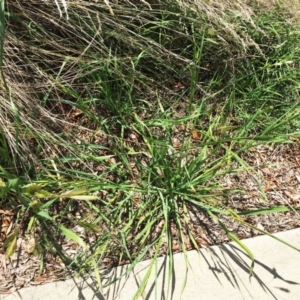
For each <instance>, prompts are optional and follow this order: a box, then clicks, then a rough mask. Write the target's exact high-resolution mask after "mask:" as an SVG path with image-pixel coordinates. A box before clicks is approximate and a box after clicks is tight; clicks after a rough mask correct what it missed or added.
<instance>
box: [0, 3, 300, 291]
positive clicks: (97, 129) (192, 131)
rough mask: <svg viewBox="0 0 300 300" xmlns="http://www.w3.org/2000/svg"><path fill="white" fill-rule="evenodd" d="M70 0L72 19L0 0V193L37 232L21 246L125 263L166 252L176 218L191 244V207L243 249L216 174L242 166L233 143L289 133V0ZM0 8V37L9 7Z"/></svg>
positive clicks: (295, 119)
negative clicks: (271, 0)
mask: <svg viewBox="0 0 300 300" xmlns="http://www.w3.org/2000/svg"><path fill="white" fill-rule="evenodd" d="M66 4H67V12H68V19H66V18H63V17H61V16H60V11H58V10H57V7H56V3H55V2H53V3H52V2H46V3H36V2H35V1H26V2H22V3H21V2H19V1H7V4H6V16H5V21H6V24H7V25H6V26H7V27H6V36H5V40H4V47H3V49H4V50H3V64H2V65H3V66H2V69H1V70H2V71H3V74H4V77H2V79H1V80H2V83H3V82H4V78H5V81H6V88H5V85H4V84H3V85H1V87H2V88H1V94H0V97H1V106H0V109H1V118H0V122H1V123H0V124H1V139H0V142H1V149H0V152H1V154H2V158H1V189H2V192H1V200H0V201H1V204H3V205H4V204H5V206H6V207H8V208H9V207H11V208H12V207H18V210H16V214H19V218H20V219H21V220H22V223H23V224H24V227H25V228H26V230H25V231H26V234H32V235H41V236H40V237H39V238H40V240H41V242H40V244H39V245H37V246H36V247H33V248H34V249H33V250H32V252H34V251H35V250H36V253H38V252H39V253H40V252H42V250H41V249H43V248H44V249H47V251H50V252H52V253H55V254H58V255H59V256H61V258H62V259H63V260H64V261H65V263H66V264H68V265H72V266H74V267H76V269H77V270H80V269H82V270H86V269H91V268H95V266H97V265H98V264H99V263H100V262H101V260H102V259H103V258H104V257H111V256H114V257H117V261H122V260H125V261H127V262H130V263H131V266H132V267H131V269H132V268H133V267H134V265H135V264H136V263H137V262H138V261H139V260H141V259H143V258H145V257H153V258H154V259H156V258H157V256H158V255H161V254H162V253H161V251H160V249H161V248H163V247H164V248H165V253H167V254H169V255H170V256H171V257H172V242H173V240H174V236H172V228H173V227H175V228H176V231H177V235H178V236H177V239H178V240H179V242H180V245H181V247H182V250H183V251H184V252H186V245H185V236H186V235H187V236H188V237H189V239H190V241H191V243H192V245H193V248H196V249H198V248H199V247H200V245H199V244H198V243H197V242H196V238H195V237H194V236H193V234H192V232H191V231H190V230H189V229H188V228H189V222H190V221H189V214H188V212H189V210H190V208H191V207H196V208H197V209H199V210H202V211H206V213H207V214H208V215H209V216H210V217H211V218H213V219H214V220H215V221H216V222H217V223H218V224H219V225H220V226H221V228H223V229H224V231H225V232H226V234H227V235H228V236H229V237H230V238H231V239H232V240H234V241H236V242H237V243H238V244H239V245H240V246H241V247H242V248H243V249H244V250H245V251H246V252H247V253H248V255H249V256H250V257H251V258H252V259H253V256H252V254H251V251H250V250H249V249H247V248H246V247H245V246H244V245H243V243H242V242H241V241H240V240H239V239H238V237H237V236H235V235H234V234H233V233H232V232H230V231H229V230H228V228H227V227H226V225H224V224H223V223H222V221H221V220H220V218H219V216H221V215H227V216H230V217H231V218H233V219H235V220H237V221H239V222H241V223H243V224H245V222H244V221H243V219H242V217H241V216H240V214H237V213H236V212H233V211H232V210H230V208H229V207H228V206H226V203H225V201H224V199H225V198H226V197H228V194H230V193H233V192H235V191H227V190H224V188H223V186H222V185H221V184H220V178H221V177H222V176H224V175H226V174H231V173H237V172H239V171H241V170H245V169H247V168H248V166H247V163H246V162H244V161H243V160H242V159H241V153H243V151H246V150H248V149H250V148H251V147H253V146H256V145H259V144H262V143H283V142H290V140H289V138H290V137H291V136H295V137H296V136H297V134H298V133H297V129H299V126H300V124H299V111H300V108H299V84H298V81H299V65H298V61H299V51H298V50H299V32H300V31H299V23H298V21H297V20H298V19H297V18H298V16H299V11H300V7H299V5H298V4H297V3H294V2H293V1H284V3H283V2H278V3H277V4H276V5H275V4H273V5H271V4H270V5H269V6H265V5H262V4H261V3H260V1H259V2H258V1H248V2H245V1H235V2H234V3H232V2H230V1H221V2H220V1H202V2H193V1H184V2H182V1H163V2H160V1H148V2H140V1H137V2H135V1H133V2H132V3H131V4H128V3H123V2H122V3H121V2H119V3H114V4H110V6H108V5H107V4H105V3H102V2H101V3H89V5H86V4H84V3H82V4H78V3H77V2H72V1H66ZM292 5H293V6H292ZM292 7H293V9H292ZM61 13H63V11H62V12H61ZM287 17H288V18H287ZM1 18H2V19H1V26H2V27H1V30H2V31H1V32H2V36H3V34H4V27H3V24H4V23H3V20H4V7H2V14H1ZM236 164H237V165H239V167H236ZM234 165H235V167H234ZM12 195H14V196H13V197H12ZM8 199H11V200H9V201H8ZM273 211H274V209H270V212H273ZM78 212H81V213H79V218H77V217H76V213H78ZM83 212H84V216H83ZM257 213H259V212H257ZM78 226H79V227H80V228H81V229H80V230H81V231H83V232H84V234H85V237H80V234H79V233H78V232H77V231H76V230H77V229H78ZM247 226H252V225H251V224H247ZM76 228H77V229H76ZM99 228H101V229H99ZM157 228H158V229H157ZM37 232H39V233H38V234H37ZM19 234H20V228H19V227H18V226H16V227H15V229H14V231H13V232H12V234H11V235H10V237H9V238H8V239H7V241H6V243H5V248H6V251H7V254H8V255H11V254H12V253H13V251H14V249H15V245H16V237H17V236H18V235H19ZM61 235H64V236H66V237H68V238H69V239H71V240H73V241H74V242H76V243H77V244H78V245H79V247H80V248H78V249H77V250H78V251H77V253H76V255H74V256H72V257H71V256H69V255H68V254H67V253H65V252H64V251H63V250H62V247H61V245H60V244H59V243H57V240H60V239H61ZM153 249H154V250H153ZM79 250H81V253H80V251H79ZM151 251H152V252H151ZM149 253H150V254H149ZM252 268H253V266H252V267H251V270H252ZM149 272H151V269H150V270H149ZM149 274H150V273H149ZM145 282H146V281H145ZM143 288H144V285H142V286H141V289H140V290H139V291H138V293H137V295H138V294H139V293H141V292H142V290H143Z"/></svg>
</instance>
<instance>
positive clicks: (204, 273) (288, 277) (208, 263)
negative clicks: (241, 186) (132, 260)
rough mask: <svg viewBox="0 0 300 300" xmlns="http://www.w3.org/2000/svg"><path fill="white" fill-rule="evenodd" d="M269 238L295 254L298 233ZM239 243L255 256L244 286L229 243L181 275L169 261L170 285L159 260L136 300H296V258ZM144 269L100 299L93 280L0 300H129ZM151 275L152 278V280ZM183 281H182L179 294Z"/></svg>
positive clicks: (269, 243) (265, 241)
mask: <svg viewBox="0 0 300 300" xmlns="http://www.w3.org/2000/svg"><path fill="white" fill-rule="evenodd" d="M275 236H276V237H278V238H281V239H284V240H285V241H287V242H289V243H292V244H293V245H294V246H296V247H298V248H300V229H294V230H291V231H287V232H281V233H279V234H276V235H275ZM244 243H245V244H246V245H247V246H248V247H249V248H250V249H251V251H252V252H253V254H254V256H255V268H254V275H253V277H252V278H251V281H249V266H250V263H251V260H250V259H249V258H248V257H247V255H245V254H244V253H243V251H242V250H240V248H239V247H238V246H237V245H236V244H234V243H230V244H227V245H222V246H213V247H210V248H207V249H202V250H201V251H200V253H198V252H196V251H190V252H188V257H187V259H188V261H189V263H190V268H189V269H188V271H187V274H186V264H185V259H184V256H183V254H176V255H174V260H173V263H174V269H175V271H174V273H173V278H172V279H171V280H170V281H168V259H167V258H163V257H162V258H160V259H159V260H158V262H157V264H156V265H154V267H153V272H152V275H151V279H150V282H149V283H148V285H147V287H146V289H145V292H144V294H143V297H140V298H138V299H150V300H151V299H159V300H165V299H172V300H177V299H183V300H194V299H195V300H198V299H201V300H202V299H203V300H206V299H208V300H228V299H230V300H235V299H236V300H242V299H246V300H249V299H255V300H260V299H261V300H268V299H285V300H299V299H300V252H298V251H296V250H294V249H291V248H289V247H287V246H285V245H283V244H281V243H279V242H277V241H276V240H274V239H272V238H270V237H267V236H261V237H256V238H252V239H248V240H244ZM149 265H150V262H149V261H144V262H141V263H140V264H138V265H137V266H136V268H135V270H134V274H133V273H132V272H131V274H129V276H124V278H123V279H122V280H121V281H118V282H116V283H115V284H113V285H111V286H110V287H109V288H105V289H104V291H103V294H104V296H102V294H101V293H100V292H99V291H98V289H97V284H96V281H95V279H92V278H90V279H87V280H83V279H78V280H67V281H64V282H54V283H49V284H45V285H41V286H35V287H29V288H24V289H21V290H19V291H18V293H15V294H12V295H8V296H0V299H1V300H13V299H14V300H15V299H25V300H54V299H55V300H58V299H63V300H76V299H80V300H83V299H86V300H92V299H101V300H102V299H109V300H110V299H117V300H132V299H133V297H134V294H135V292H136V291H137V288H138V286H140V285H141V282H142V279H143V275H145V274H146V272H147V270H149ZM126 268H127V267H118V268H114V269H112V270H110V271H109V272H106V274H102V279H103V282H104V283H107V282H110V281H111V280H113V279H114V278H116V276H118V275H119V274H121V273H122V272H124V271H125V270H126ZM155 269H156V270H157V272H156V273H158V276H157V277H156V280H155V276H154V272H155ZM186 275H187V276H186ZM125 277H126V278H125ZM186 277H187V278H186ZM185 278H186V279H187V281H186V286H185V289H184V290H183V285H184V283H185ZM155 283H156V284H155ZM168 284H169V292H168Z"/></svg>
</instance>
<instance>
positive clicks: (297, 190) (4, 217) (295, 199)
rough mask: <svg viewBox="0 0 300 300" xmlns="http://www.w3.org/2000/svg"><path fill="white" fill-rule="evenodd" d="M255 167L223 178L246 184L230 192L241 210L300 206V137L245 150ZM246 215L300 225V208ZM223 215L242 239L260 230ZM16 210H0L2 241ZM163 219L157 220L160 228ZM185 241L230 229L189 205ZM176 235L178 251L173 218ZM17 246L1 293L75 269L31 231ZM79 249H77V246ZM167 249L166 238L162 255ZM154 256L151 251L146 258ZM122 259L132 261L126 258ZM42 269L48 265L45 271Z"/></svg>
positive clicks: (0, 273)
mask: <svg viewBox="0 0 300 300" xmlns="http://www.w3.org/2000/svg"><path fill="white" fill-rule="evenodd" d="M242 158H243V159H244V161H246V162H247V163H248V165H249V167H251V168H250V169H249V170H248V171H247V172H246V171H245V172H239V173H236V174H234V175H226V176H224V177H223V178H222V180H221V183H222V184H224V188H225V189H227V190H230V189H235V190H236V189H240V190H241V191H242V190H243V192H241V193H235V194H233V195H229V196H228V199H227V203H226V205H228V206H229V207H230V208H231V209H233V210H235V211H236V212H241V211H246V210H256V209H263V208H270V207H274V206H288V207H297V206H300V145H299V144H297V143H293V144H285V145H273V146H271V145H264V146H258V147H256V148H253V149H251V151H248V152H246V153H244V154H243V155H242ZM243 219H244V220H245V221H246V222H248V223H249V224H251V225H254V226H256V227H258V228H260V229H262V230H265V231H268V232H270V233H276V232H279V231H286V230H290V229H293V228H297V227H300V214H299V211H297V210H290V211H288V212H285V213H272V214H263V215H257V216H245V217H243ZM220 220H221V221H222V222H223V223H224V224H225V225H226V226H227V228H228V229H230V230H231V231H232V232H233V233H235V234H236V235H237V236H238V237H239V238H240V239H245V238H250V237H254V236H256V235H258V234H260V233H259V232H258V231H257V230H254V229H251V228H249V227H247V226H245V225H241V223H240V222H237V221H234V220H233V219H232V218H230V217H228V216H221V217H220ZM13 222H14V212H11V211H9V210H0V226H1V227H0V233H1V235H0V245H3V242H4V236H5V235H6V234H8V233H9V231H10V230H11V228H12V227H13ZM161 226H162V224H158V225H157V229H156V230H155V231H156V234H157V233H158V232H159V230H160V229H161ZM184 231H185V236H184V244H185V248H186V249H187V250H191V249H194V248H195V247H194V245H193V243H192V241H191V240H190V238H189V235H188V231H190V232H191V233H192V235H193V236H194V238H195V240H196V242H197V243H198V244H199V245H200V246H201V247H208V246H210V245H216V244H221V243H227V242H229V241H230V240H229V238H228V237H227V235H226V234H225V233H224V231H223V230H222V229H221V228H220V227H219V225H218V224H216V223H215V222H214V221H212V220H211V218H209V216H208V215H207V213H206V212H205V211H201V210H199V209H197V208H195V207H192V206H190V207H189V224H188V228H185V229H184ZM171 232H172V236H173V245H172V249H173V251H174V252H175V253H176V252H179V251H180V249H181V247H182V245H181V244H180V239H179V237H178V233H177V231H176V226H175V224H171ZM64 248H66V249H67V252H68V253H72V251H74V252H76V247H74V243H70V241H68V243H66V245H65V247H64ZM16 249H17V251H16V252H15V253H14V254H13V255H12V257H10V258H9V259H8V258H6V257H5V254H4V249H2V248H0V294H7V293H11V292H13V291H16V290H18V289H20V288H21V287H25V286H30V285H37V284H42V283H46V282H50V281H55V280H63V279H66V278H67V277H68V276H69V275H70V274H69V273H68V271H66V268H65V266H64V264H63V263H62V261H61V260H60V259H59V258H57V257H53V256H51V255H46V257H45V258H44V261H43V265H41V263H42V262H41V260H40V257H39V256H34V255H33V254H30V253H29V252H30V250H29V249H30V237H27V238H26V239H25V238H24V237H22V236H19V237H18V239H17V248H16ZM74 249H75V250H74ZM166 252H167V245H166V243H164V244H163V245H162V248H161V250H160V255H164V254H165V253H166ZM147 258H151V253H148V254H147V255H146V257H145V259H147ZM116 262H118V260H114V259H111V258H105V259H104V260H103V265H102V266H101V267H111V266H113V265H115V264H116ZM121 263H126V261H123V262H121ZM41 270H42V271H41Z"/></svg>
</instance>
